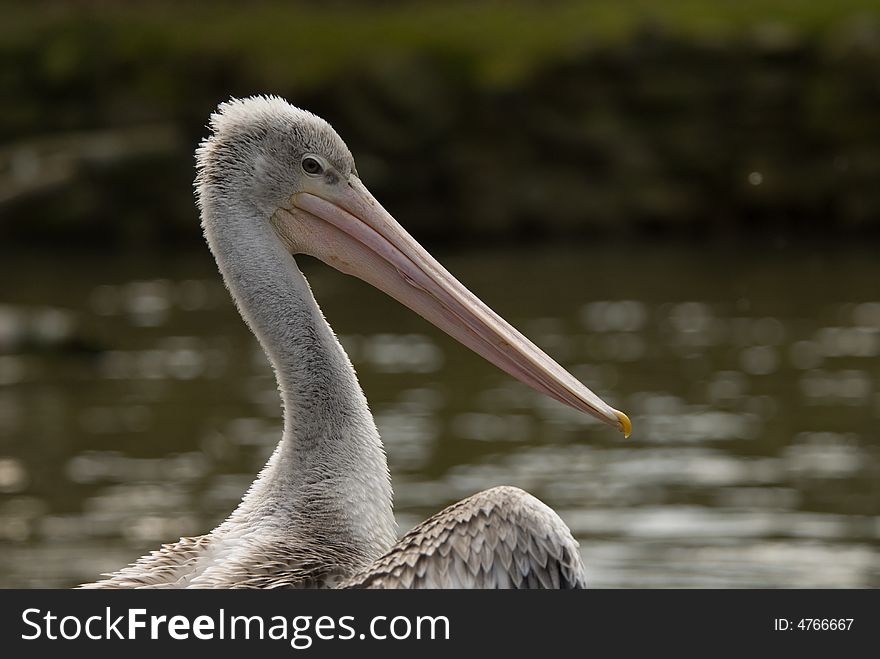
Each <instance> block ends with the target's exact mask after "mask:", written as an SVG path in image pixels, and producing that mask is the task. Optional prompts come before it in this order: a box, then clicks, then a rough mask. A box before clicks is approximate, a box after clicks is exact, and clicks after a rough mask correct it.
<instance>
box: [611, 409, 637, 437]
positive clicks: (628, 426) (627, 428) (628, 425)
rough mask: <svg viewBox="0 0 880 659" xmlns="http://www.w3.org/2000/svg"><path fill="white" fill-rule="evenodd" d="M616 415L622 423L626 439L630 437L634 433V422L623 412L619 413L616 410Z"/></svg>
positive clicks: (621, 426) (621, 427)
mask: <svg viewBox="0 0 880 659" xmlns="http://www.w3.org/2000/svg"><path fill="white" fill-rule="evenodd" d="M614 413H615V414H616V415H617V419H618V420H619V421H620V429H621V430H622V431H623V437H624V439H625V438H627V437H629V436H630V435H631V434H632V431H633V424H632V421H630V420H629V417H628V416H627V415H626V414H624V413H623V412H618V411H617V410H614Z"/></svg>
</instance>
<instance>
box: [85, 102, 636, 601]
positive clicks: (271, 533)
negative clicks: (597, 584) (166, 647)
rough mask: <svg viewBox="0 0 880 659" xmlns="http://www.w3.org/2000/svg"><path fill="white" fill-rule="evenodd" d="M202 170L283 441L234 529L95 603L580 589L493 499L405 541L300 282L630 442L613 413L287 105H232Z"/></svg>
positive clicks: (356, 396)
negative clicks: (298, 591)
mask: <svg viewBox="0 0 880 659" xmlns="http://www.w3.org/2000/svg"><path fill="white" fill-rule="evenodd" d="M210 129H211V134H210V136H209V137H207V138H206V139H205V140H204V141H203V142H202V144H201V145H200V146H199V148H198V149H197V152H196V162H197V172H198V173H197V177H196V182H195V188H196V196H197V199H198V205H199V208H200V211H201V220H202V227H203V230H204V235H205V238H206V240H207V243H208V246H209V248H210V250H211V252H212V253H213V255H214V257H215V259H216V261H217V265H218V267H219V270H220V274H221V276H222V277H223V281H224V282H225V284H226V287H227V288H228V289H229V292H230V294H231V295H232V298H233V299H234V300H235V303H236V305H237V307H238V309H239V311H240V313H241V315H242V317H243V319H244V320H245V322H246V323H247V324H248V326H249V327H250V329H251V330H252V331H253V333H254V335H255V336H256V337H257V339H258V341H259V342H260V345H261V346H262V348H263V350H264V352H265V353H266V356H267V357H268V359H269V361H270V362H271V364H272V367H273V369H274V372H275V376H276V379H277V382H278V388H279V391H280V394H281V399H282V404H283V410H284V422H283V430H282V435H281V440H280V441H279V443H278V445H277V447H276V449H275V451H274V452H273V454H272V456H271V458H270V459H269V461H268V463H267V464H266V465H265V467H264V468H263V469H262V471H261V472H260V474H259V476H258V477H257V478H256V480H255V481H254V482H253V484H252V485H251V486H250V488H249V489H248V491H247V493H246V494H245V495H244V496H243V498H242V501H241V503H240V504H239V505H238V507H237V508H236V509H235V510H234V511H233V512H232V513H231V514H230V515H229V517H228V518H227V519H226V520H225V521H224V522H223V523H221V524H220V525H219V526H217V527H216V528H215V529H214V530H212V531H210V532H209V533H207V534H205V535H202V536H199V537H195V538H181V539H180V540H179V541H178V542H175V543H171V544H167V545H164V546H162V547H161V548H160V549H158V550H156V551H154V552H152V553H150V554H148V555H145V556H143V557H141V558H140V559H138V560H137V561H136V562H134V563H132V564H131V565H129V566H128V567H125V568H123V569H121V570H119V571H118V572H115V573H113V574H110V575H107V578H106V579H104V580H101V581H98V582H95V583H92V584H87V585H86V586H85V587H90V588H274V587H292V588H307V587H314V588H330V587H363V588H447V587H457V588H482V587H510V588H526V587H544V588H565V587H567V588H574V587H583V586H585V584H586V580H585V575H584V568H583V565H582V563H581V559H580V554H579V552H578V547H577V543H576V542H575V540H574V539H573V538H572V536H571V532H570V531H569V529H568V528H567V527H566V525H565V524H564V523H563V522H562V520H561V519H560V518H559V516H558V515H556V514H555V513H554V512H553V511H552V510H551V509H550V508H548V507H547V506H546V505H544V504H543V503H541V502H540V501H538V500H537V499H536V498H535V497H533V496H531V495H529V494H527V493H526V492H524V491H522V490H519V489H517V488H512V487H499V488H494V489H491V490H487V491H484V492H480V493H478V494H475V495H473V496H471V497H469V498H467V499H465V500H463V501H460V502H458V503H457V504H454V505H452V506H450V507H449V508H446V509H445V510H443V511H441V512H439V513H437V514H436V515H434V516H433V517H431V518H430V519H428V520H427V521H426V522H424V523H422V524H421V525H419V526H418V527H416V528H415V529H413V530H412V531H411V532H409V533H408V534H407V535H405V536H404V537H403V538H401V539H400V540H398V533H397V525H396V522H395V520H394V514H393V509H392V490H391V481H390V476H389V472H388V465H387V461H386V458H385V451H384V448H383V445H382V441H381V439H380V437H379V433H378V431H377V429H376V425H375V423H374V421H373V417H372V415H371V414H370V410H369V408H368V405H367V400H366V398H365V397H364V394H363V392H362V390H361V388H360V386H359V384H358V381H357V376H356V374H355V371H354V368H353V367H352V365H351V362H350V361H349V359H348V356H347V355H346V353H345V351H344V350H343V348H342V346H341V345H340V344H339V341H337V339H336V336H335V335H334V333H333V331H332V330H331V328H330V326H329V325H328V324H327V321H326V320H325V319H324V317H323V315H322V313H321V310H320V308H319V307H318V304H317V302H316V301H315V298H314V297H313V295H312V292H311V290H310V288H309V285H308V283H307V282H306V280H305V278H304V277H303V275H302V273H301V272H300V270H299V268H298V267H297V264H296V261H295V258H294V257H295V256H296V255H299V254H307V255H311V256H313V257H316V258H318V259H320V260H322V261H324V262H325V263H327V264H328V265H331V266H332V267H334V268H336V269H337V270H340V271H342V272H344V273H346V274H350V275H354V276H356V277H359V278H360V279H363V280H365V281H367V282H368V283H370V284H372V285H373V286H375V287H377V288H379V289H380V290H382V291H384V292H385V293H387V294H388V295H390V296H391V297H393V298H394V299H396V300H398V301H399V302H401V303H402V304H404V305H406V306H408V307H409V308H411V309H412V310H414V311H415V312H416V313H418V314H420V315H421V316H423V317H424V318H425V319H427V320H428V321H429V322H431V323H433V324H434V325H436V326H437V327H439V328H440V329H442V330H444V331H445V332H447V333H448V334H450V335H451V336H452V337H454V338H455V339H457V340H458V341H459V342H461V343H462V344H464V345H465V346H467V347H469V348H471V349H472V350H474V351H475V352H476V353H478V354H479V355H481V356H482V357H484V358H485V359H486V360H488V361H490V362H491V363H493V364H495V365H496V366H498V367H499V368H501V369H503V370H505V371H506V372H507V373H509V374H510V375H512V376H513V377H515V378H517V379H518V380H520V381H522V382H524V383H525V384H527V385H529V386H531V387H533V388H534V389H536V390H538V391H540V392H542V393H544V394H546V395H548V396H551V397H552V398H555V399H557V400H559V401H561V402H563V403H565V404H567V405H570V406H572V407H574V408H576V409H578V410H581V411H583V412H586V413H588V414H592V415H593V416H595V417H597V418H598V419H600V420H601V421H604V422H605V423H607V424H609V425H611V426H614V427H616V428H618V429H620V430H622V431H624V433H626V434H628V433H629V429H630V425H629V419H627V417H626V416H625V415H624V414H623V413H621V412H618V411H617V410H615V409H613V408H611V407H610V406H608V405H607V404H606V403H604V402H603V401H602V400H601V399H600V398H599V397H598V396H596V395H595V394H594V393H593V392H591V391H590V390H589V389H587V388H586V387H585V386H584V385H583V384H581V383H580V382H579V381H578V380H577V379H575V378H574V377H573V376H571V375H570V374H569V373H568V372H566V371H565V370H564V369H563V368H562V367H561V366H559V365H558V364H557V363H556V362H554V361H553V360H552V359H551V358H550V357H548V356H547V355H546V354H544V353H543V352H542V351H541V350H540V349H539V348H537V347H536V346H535V345H534V344H533V343H532V342H530V341H529V340H528V339H526V338H525V337H524V336H523V335H522V334H520V333H519V332H518V331H517V330H515V329H514V328H513V327H511V326H510V325H509V324H508V323H506V322H505V321H504V320H503V319H502V318H500V317H499V316H498V315H497V314H495V313H494V312H493V311H492V310H491V309H489V307H487V306H486V305H485V304H483V303H482V302H481V301H480V300H479V299H478V298H477V297H476V296H475V295H473V294H472V293H471V292H470V291H468V290H467V289H466V288H465V287H464V286H463V285H462V284H461V283H459V282H458V281H457V280H456V279H455V278H454V277H453V276H452V275H450V274H449V273H448V272H447V271H446V270H445V269H444V268H443V267H442V266H441V265H440V264H439V263H438V262H437V261H436V260H434V259H433V258H432V257H431V255H430V254H428V252H427V251H425V250H424V249H423V248H422V247H421V246H420V245H419V244H418V243H417V242H416V241H415V240H414V239H413V238H412V237H411V236H410V235H409V234H408V233H407V232H406V231H405V230H404V229H403V228H402V227H401V226H400V225H399V224H398V223H397V222H396V221H395V220H394V218H393V217H392V216H391V215H390V214H389V213H388V212H387V211H386V210H385V209H384V208H382V206H381V205H380V204H379V202H377V201H376V200H375V199H374V198H373V196H372V195H371V194H370V193H369V191H368V190H367V189H366V187H364V185H363V183H362V182H361V181H360V178H359V177H358V174H357V170H356V169H355V163H354V159H353V157H352V155H351V153H350V151H349V150H348V147H346V145H345V143H344V142H343V141H342V139H341V138H340V137H339V135H337V134H336V132H335V131H334V130H333V128H332V127H331V126H330V125H329V124H328V123H327V122H325V121H324V120H322V119H320V118H318V117H316V116H315V115H313V114H311V113H309V112H307V111H304V110H301V109H299V108H296V107H294V106H292V105H290V104H289V103H287V102H286V101H284V100H283V99H281V98H277V97H252V98H248V99H243V100H232V101H229V102H227V103H223V104H221V105H220V106H219V108H218V110H217V111H216V112H215V113H214V114H213V115H212V117H211V124H210Z"/></svg>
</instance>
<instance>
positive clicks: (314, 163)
mask: <svg viewBox="0 0 880 659" xmlns="http://www.w3.org/2000/svg"><path fill="white" fill-rule="evenodd" d="M302 168H303V171H304V172H305V173H306V174H310V175H311V176H318V175H320V174H322V173H323V172H324V167H323V166H322V165H321V163H320V162H318V159H317V158H313V157H312V156H306V157H305V158H303V159H302Z"/></svg>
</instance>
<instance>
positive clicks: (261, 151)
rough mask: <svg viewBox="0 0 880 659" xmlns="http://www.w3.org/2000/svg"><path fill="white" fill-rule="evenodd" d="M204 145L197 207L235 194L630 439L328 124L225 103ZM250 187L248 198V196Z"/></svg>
mask: <svg viewBox="0 0 880 659" xmlns="http://www.w3.org/2000/svg"><path fill="white" fill-rule="evenodd" d="M211 127H212V129H213V134H212V136H211V137H210V138H208V139H207V140H206V141H205V142H204V143H203V144H202V146H201V147H200V149H199V153H198V159H199V172H200V173H199V180H198V181H197V185H198V186H199V187H200V190H199V198H200V203H202V204H205V203H210V199H209V197H210V193H208V192H206V190H210V189H214V190H218V189H219V191H220V192H221V193H222V190H223V188H228V189H235V190H237V191H239V192H238V197H237V202H236V203H243V204H246V205H247V206H249V208H248V209H247V210H248V211H250V213H249V214H250V216H251V217H254V218H257V220H256V221H264V222H266V223H268V224H269V225H270V226H271V228H272V230H273V231H274V232H275V234H276V235H277V237H278V239H279V240H280V241H281V243H282V244H283V245H284V247H285V248H286V249H287V250H288V251H289V252H290V253H291V254H293V255H296V254H308V255H310V256H313V257H316V258H318V259H320V260H321V261H323V262H324V263H326V264H328V265H330V266H332V267H334V268H336V269H337V270H339V271H341V272H344V273H346V274H349V275H354V276H355V277H358V278H360V279H362V280H364V281H366V282H368V283H370V284H372V285H373V286H375V287H376V288H378V289H380V290H382V291H384V292H385V293H386V294H388V295H390V296H391V297H393V298H394V299H396V300H397V301H398V302H400V303H401V304H403V305H405V306H407V307H409V308H410V309H412V310H413V311H415V312H416V313H418V314H419V315H421V316H422V317H424V318H425V319H427V320H428V321H430V322H431V323H433V324H434V325H436V326H437V327H438V328H440V329H442V330H443V331H444V332H446V333H447V334H449V335H450V336H452V337H453V338H455V339H456V340H458V341H459V342H461V343H462V344H464V345H465V346H467V347H469V348H471V349H472V350H473V351H474V352H476V353H477V354H479V355H481V356H482V357H483V358H485V359H486V360H488V361H489V362H491V363H493V364H495V365H496V366H497V367H499V368H500V369H502V370H504V371H505V372H507V373H509V374H510V375H512V376H513V377H515V378H516V379H518V380H520V381H522V382H523V383H525V384H527V385H529V386H530V387H532V388H534V389H535V390H537V391H540V392H541V393H544V394H546V395H548V396H550V397H552V398H554V399H556V400H558V401H561V402H562V403H564V404H566V405H569V406H571V407H573V408H575V409H577V410H580V411H583V412H587V413H588V414H591V415H593V416H594V417H596V418H597V419H599V420H600V421H603V422H605V423H607V424H609V425H611V426H613V427H615V428H618V429H619V430H621V431H622V432H623V433H624V434H625V435H629V433H630V430H631V424H630V420H629V419H628V418H627V416H626V415H625V414H623V413H622V412H619V411H617V410H615V409H614V408H612V407H611V406H609V405H608V404H607V403H605V402H604V401H603V400H602V399H601V398H599V397H598V396H597V395H596V394H594V393H593V392H592V391H590V390H589V389H588V388H587V387H585V386H584V385H583V384H582V383H581V382H579V381H578V380H577V379H576V378H575V377H574V376H572V375H571V374H570V373H568V372H567V371H566V370H565V369H564V368H562V367H561V366H560V365H559V364H557V363H556V362H555V361H554V360H553V359H551V358H550V357H549V356H547V355H546V354H545V353H544V352H543V351H541V350H540V349H539V348H538V347H537V346H535V345H534V344H533V343H532V342H531V341H529V340H528V339H527V338H526V337H524V336H523V335H522V334H520V333H519V332H518V331H517V330H516V329H514V328H513V327H512V326H511V325H510V324H508V323H507V322H506V321H505V320H504V319H502V318H501V317H500V316H498V315H497V314H496V313H495V312H493V311H492V310H491V309H490V308H489V307H487V306H486V305H485V304H484V303H483V302H482V301H480V299H479V298H477V297H476V296H475V295H474V294H473V293H471V292H470V291H469V290H468V289H467V288H465V287H464V286H463V285H462V284H461V283H460V282H458V281H457V280H456V279H455V278H454V277H453V276H452V275H451V274H449V272H447V271H446V269H445V268H443V266H441V265H440V264H439V263H438V262H437V261H436V260H435V259H434V258H433V257H432V256H431V255H430V254H429V253H428V252H427V251H426V250H425V249H424V248H422V247H421V245H419V244H418V242H416V240H415V239H414V238H413V237H412V236H410V235H409V233H407V232H406V231H405V230H404V229H403V227H401V226H400V224H398V223H397V221H396V220H395V219H394V218H393V217H392V216H391V215H390V214H389V213H388V212H387V211H386V210H385V209H384V208H383V207H382V206H381V204H379V202H378V201H376V199H375V198H374V197H373V195H372V194H370V192H369V190H367V188H366V187H365V186H364V184H363V183H362V182H361V180H360V178H359V176H358V173H357V170H356V168H355V164H354V158H353V157H352V155H351V152H350V151H349V149H348V147H347V146H346V145H345V142H343V141H342V138H340V137H339V135H338V134H337V133H336V131H335V130H333V128H332V127H331V126H330V124H328V123H327V122H326V121H324V120H323V119H321V118H319V117H317V116H315V115H313V114H311V113H309V112H306V111H305V110H301V109H299V108H296V107H294V106H292V105H290V104H289V103H287V102H286V101H285V100H283V99H281V98H277V97H254V98H248V99H243V100H232V101H230V102H227V103H223V104H222V105H220V107H219V108H218V111H217V112H216V113H215V114H214V115H213V116H212V118H211ZM241 191H244V196H243V197H242V196H241V194H242V192H241Z"/></svg>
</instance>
